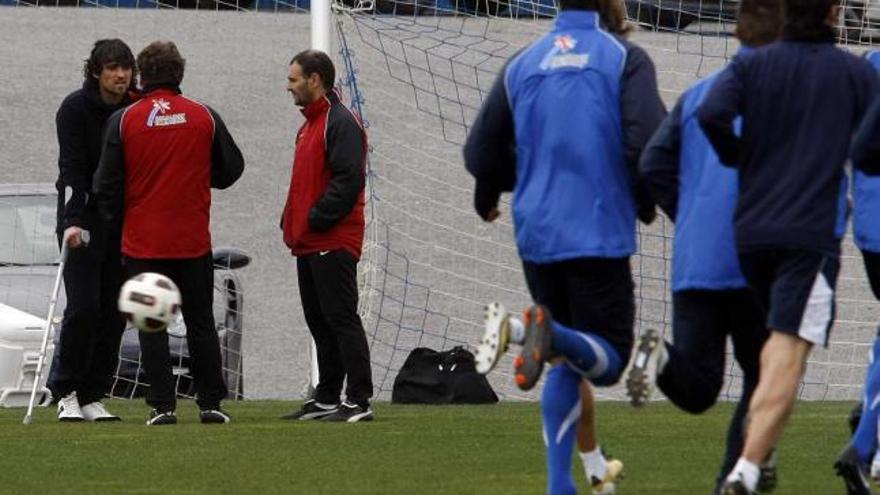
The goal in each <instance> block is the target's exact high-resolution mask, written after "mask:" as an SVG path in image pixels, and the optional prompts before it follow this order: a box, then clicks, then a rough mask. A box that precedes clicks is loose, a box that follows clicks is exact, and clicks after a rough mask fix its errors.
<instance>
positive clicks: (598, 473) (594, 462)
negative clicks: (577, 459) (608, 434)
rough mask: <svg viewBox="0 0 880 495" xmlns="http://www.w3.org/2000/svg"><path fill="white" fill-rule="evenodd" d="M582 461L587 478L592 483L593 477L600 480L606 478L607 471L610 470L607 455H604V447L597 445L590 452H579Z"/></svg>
mask: <svg viewBox="0 0 880 495" xmlns="http://www.w3.org/2000/svg"><path fill="white" fill-rule="evenodd" d="M578 454H579V455H580V456H581V461H583V463H584V471H586V473H587V480H588V481H590V482H591V483H592V480H591V477H595V478H598V479H600V480H603V479H605V472H606V471H607V470H608V466H607V465H606V461H605V456H604V455H602V449H600V448H599V446H598V445H596V448H595V449H593V450H591V451H589V452H578Z"/></svg>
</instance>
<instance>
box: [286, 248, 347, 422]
mask: <svg viewBox="0 0 880 495" xmlns="http://www.w3.org/2000/svg"><path fill="white" fill-rule="evenodd" d="M316 256H319V254H318V253H315V254H311V255H308V256H300V257H297V259H296V275H297V279H298V282H299V294H300V302H301V305H302V309H303V314H304V316H305V319H306V325H307V326H308V327H309V332H310V333H311V334H312V338H313V339H314V340H315V349H316V350H317V361H318V386H317V387H316V388H315V396H314V398H313V400H309V401H307V402H306V403H305V404H303V406H302V408H300V409H299V410H297V411H294V412H292V413H290V414H287V415H285V416H283V418H284V419H298V420H299V419H302V420H305V419H320V418H322V417H325V416H329V415H330V414H333V413H335V412H336V410H337V409H338V407H339V395H340V394H341V393H342V384H343V382H344V380H345V370H344V368H343V365H342V357H341V355H340V353H339V343H338V342H337V341H336V337H335V336H334V334H333V332H332V330H331V329H330V327H329V325H328V324H327V321H326V320H325V319H324V313H323V312H322V311H321V301H320V298H319V297H318V292H317V288H316V283H317V281H316V279H315V273H314V272H313V270H312V258H314V257H316Z"/></svg>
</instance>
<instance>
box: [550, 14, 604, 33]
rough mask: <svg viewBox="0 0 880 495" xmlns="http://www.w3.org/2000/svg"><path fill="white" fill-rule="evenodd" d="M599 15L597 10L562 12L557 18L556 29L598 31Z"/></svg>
mask: <svg viewBox="0 0 880 495" xmlns="http://www.w3.org/2000/svg"><path fill="white" fill-rule="evenodd" d="M598 27H599V13H598V12H596V11H595V10H562V11H560V12H559V15H558V16H556V29H557V30H560V29H575V28H576V29H596V28H598Z"/></svg>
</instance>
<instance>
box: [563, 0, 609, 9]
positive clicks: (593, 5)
mask: <svg viewBox="0 0 880 495" xmlns="http://www.w3.org/2000/svg"><path fill="white" fill-rule="evenodd" d="M559 10H599V2H598V0H559Z"/></svg>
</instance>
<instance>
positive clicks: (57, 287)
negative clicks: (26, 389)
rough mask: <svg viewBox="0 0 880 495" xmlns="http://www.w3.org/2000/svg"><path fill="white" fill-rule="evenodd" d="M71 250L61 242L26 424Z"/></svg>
mask: <svg viewBox="0 0 880 495" xmlns="http://www.w3.org/2000/svg"><path fill="white" fill-rule="evenodd" d="M82 242H83V244H88V242H89V232H88V231H87V230H84V231H83V232H82ZM69 250H70V248H69V247H68V246H67V240H66V239H65V240H64V241H62V243H61V261H59V262H58V273H57V274H56V275H55V287H54V288H53V289H52V298H51V299H50V300H49V315H48V316H47V317H46V328H45V330H43V343H42V345H40V361H39V362H38V363H37V372H36V374H35V375H34V384H33V386H32V387H31V398H30V400H29V401H28V408H27V414H25V415H24V419H23V420H22V421H21V422H22V423H23V424H26V425H29V424H31V421H33V419H34V418H33V413H34V400H35V399H36V397H37V388H38V387H39V386H40V381H42V378H43V363H44V362H45V361H46V349H47V348H48V347H49V334H50V333H51V330H52V326H53V325H54V322H53V320H55V305H56V304H57V303H58V293H59V292H60V291H61V278H62V277H63V275H64V265H65V263H67V253H68V251H69Z"/></svg>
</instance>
